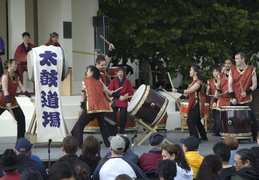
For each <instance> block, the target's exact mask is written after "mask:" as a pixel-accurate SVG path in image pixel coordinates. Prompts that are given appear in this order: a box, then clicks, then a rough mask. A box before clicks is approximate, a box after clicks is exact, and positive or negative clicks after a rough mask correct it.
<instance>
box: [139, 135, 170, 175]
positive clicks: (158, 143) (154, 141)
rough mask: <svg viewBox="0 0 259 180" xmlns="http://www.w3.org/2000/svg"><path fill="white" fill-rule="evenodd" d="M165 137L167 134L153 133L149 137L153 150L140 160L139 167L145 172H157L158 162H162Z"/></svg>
mask: <svg viewBox="0 0 259 180" xmlns="http://www.w3.org/2000/svg"><path fill="white" fill-rule="evenodd" d="M165 137H166V135H165V134H160V133H153V134H151V136H150V137H149V144H150V146H151V150H150V151H149V152H148V153H143V154H142V155H141V156H140V158H139V160H138V166H139V167H140V168H141V169H142V170H143V171H144V172H150V171H155V170H156V168H157V165H158V162H159V161H160V160H162V149H163V147H164V146H165V143H164V138H165Z"/></svg>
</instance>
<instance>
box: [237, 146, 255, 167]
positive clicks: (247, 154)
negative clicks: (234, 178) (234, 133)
mask: <svg viewBox="0 0 259 180" xmlns="http://www.w3.org/2000/svg"><path fill="white" fill-rule="evenodd" d="M234 166H235V167H236V170H237V171H239V170H240V169H242V168H244V167H257V168H259V166H258V162H257V160H256V158H255V154H254V153H253V151H251V150H250V149H246V148H244V149H240V150H238V151H237V152H236V154H235V157H234Z"/></svg>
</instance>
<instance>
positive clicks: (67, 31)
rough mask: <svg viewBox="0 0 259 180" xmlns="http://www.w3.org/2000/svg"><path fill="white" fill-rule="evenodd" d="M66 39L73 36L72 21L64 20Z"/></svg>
mask: <svg viewBox="0 0 259 180" xmlns="http://www.w3.org/2000/svg"><path fill="white" fill-rule="evenodd" d="M63 34H64V39H71V38H72V22H65V21H64V22H63Z"/></svg>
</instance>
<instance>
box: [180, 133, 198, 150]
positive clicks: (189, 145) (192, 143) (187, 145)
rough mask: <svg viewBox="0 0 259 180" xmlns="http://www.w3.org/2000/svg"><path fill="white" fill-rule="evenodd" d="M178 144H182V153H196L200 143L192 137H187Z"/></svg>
mask: <svg viewBox="0 0 259 180" xmlns="http://www.w3.org/2000/svg"><path fill="white" fill-rule="evenodd" d="M180 143H181V144H182V148H183V151H184V152H186V151H198V148H199V144H200V141H199V139H198V138H196V137H194V136H189V137H187V138H185V139H181V140H180Z"/></svg>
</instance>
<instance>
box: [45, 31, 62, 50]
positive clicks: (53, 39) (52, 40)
mask: <svg viewBox="0 0 259 180" xmlns="http://www.w3.org/2000/svg"><path fill="white" fill-rule="evenodd" d="M58 37H59V35H58V33H56V32H53V33H50V34H49V41H48V42H47V43H46V44H45V45H46V46H50V45H52V46H58V47H61V46H60V44H59V43H58Z"/></svg>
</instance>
